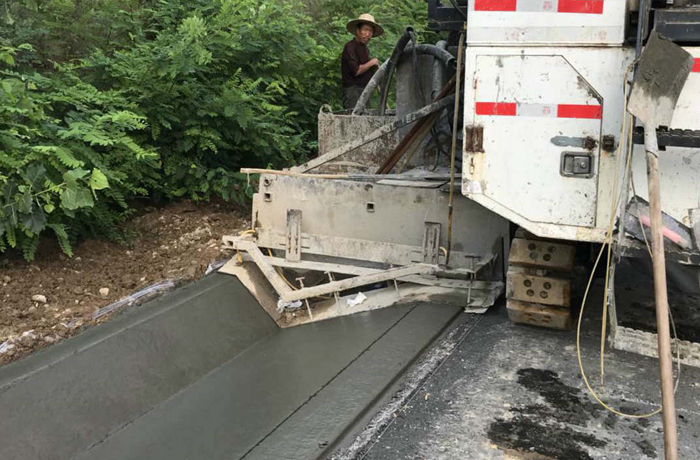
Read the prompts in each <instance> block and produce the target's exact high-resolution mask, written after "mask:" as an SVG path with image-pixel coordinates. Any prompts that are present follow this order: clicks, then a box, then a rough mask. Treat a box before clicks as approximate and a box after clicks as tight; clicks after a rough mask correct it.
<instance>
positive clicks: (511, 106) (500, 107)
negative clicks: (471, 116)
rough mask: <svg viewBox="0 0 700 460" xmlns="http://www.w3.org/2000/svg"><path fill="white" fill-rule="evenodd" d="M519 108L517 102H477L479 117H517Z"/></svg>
mask: <svg viewBox="0 0 700 460" xmlns="http://www.w3.org/2000/svg"><path fill="white" fill-rule="evenodd" d="M517 110H518V106H517V104H516V103H515V102H477V103H476V114H477V115H508V116H515V115H516V113H517Z"/></svg>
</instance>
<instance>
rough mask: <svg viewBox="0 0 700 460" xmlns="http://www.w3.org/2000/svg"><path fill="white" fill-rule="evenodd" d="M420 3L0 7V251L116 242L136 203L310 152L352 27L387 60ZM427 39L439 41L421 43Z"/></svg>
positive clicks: (335, 95)
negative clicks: (49, 239)
mask: <svg viewBox="0 0 700 460" xmlns="http://www.w3.org/2000/svg"><path fill="white" fill-rule="evenodd" d="M426 10H427V7H426V4H425V3H424V2H423V1H421V0H387V1H384V2H370V1H369V0H343V1H340V0H262V1H261V0H168V1H164V0H0V13H1V14H0V252H2V251H5V250H7V249H9V248H14V249H17V250H19V251H20V252H21V253H22V254H23V256H24V257H25V258H27V259H28V260H29V259H31V258H32V257H34V254H35V253H36V249H37V246H38V244H39V241H40V235H42V234H43V233H44V232H49V233H52V234H53V235H54V236H55V237H56V239H57V240H58V243H59V245H60V246H61V248H62V249H63V251H64V252H65V253H66V254H68V255H71V254H72V246H71V245H72V243H73V242H74V241H75V239H77V238H79V237H81V236H83V235H85V234H95V235H102V236H107V237H109V238H112V239H116V240H122V239H123V236H124V235H123V232H122V231H121V230H120V224H121V223H122V222H123V221H124V219H126V218H127V217H128V215H129V214H130V212H131V210H130V206H129V203H130V202H131V201H132V200H134V199H135V198H137V197H147V198H149V199H155V200H158V199H167V198H177V197H190V198H192V199H195V200H206V199H209V198H210V197H211V196H212V195H216V196H219V197H222V198H224V199H225V200H238V201H243V200H246V199H247V198H248V197H247V194H248V193H250V190H249V189H248V188H247V187H246V185H245V180H246V178H245V177H244V176H243V175H241V174H240V173H238V172H237V171H238V170H239V169H240V168H241V167H248V166H254V167H260V166H267V167H273V168H280V167H286V166H291V165H294V164H298V163H299V162H301V161H304V160H306V159H307V158H309V157H311V156H313V155H314V154H315V149H316V141H315V139H316V114H317V113H318V110H319V107H320V106H321V105H322V104H326V103H331V104H332V105H334V106H336V107H339V106H340V85H339V82H340V53H341V51H342V47H343V45H344V44H345V42H346V41H347V40H349V39H350V38H351V36H350V35H349V34H348V33H347V31H346V30H345V23H346V22H347V21H348V20H349V19H351V18H353V17H356V16H357V15H358V14H360V13H361V12H370V13H372V14H374V15H375V17H377V19H378V20H379V21H380V22H382V24H383V25H384V27H385V30H386V32H387V33H386V36H385V37H382V38H379V39H377V40H375V41H373V42H372V44H371V49H372V52H373V54H374V55H376V56H378V57H379V58H380V60H383V59H386V57H388V55H389V54H390V52H391V50H392V48H393V46H394V43H395V41H396V39H397V37H398V35H399V34H400V33H401V32H402V31H403V29H404V27H405V26H406V25H408V24H412V25H414V26H416V28H417V30H418V31H419V35H421V34H423V31H422V27H424V25H425V23H426V13H427V11H426ZM423 38H424V39H426V40H428V41H435V40H436V38H435V37H428V36H427V35H423Z"/></svg>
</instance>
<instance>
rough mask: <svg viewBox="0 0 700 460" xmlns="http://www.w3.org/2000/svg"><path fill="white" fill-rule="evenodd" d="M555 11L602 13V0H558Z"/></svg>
mask: <svg viewBox="0 0 700 460" xmlns="http://www.w3.org/2000/svg"><path fill="white" fill-rule="evenodd" d="M557 12H558V13H583V14H603V0H559V6H558V7H557Z"/></svg>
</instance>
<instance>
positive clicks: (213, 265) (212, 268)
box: [204, 259, 228, 276]
mask: <svg viewBox="0 0 700 460" xmlns="http://www.w3.org/2000/svg"><path fill="white" fill-rule="evenodd" d="M227 261H228V259H226V260H219V261H216V262H213V263H210V264H209V265H208V266H207V270H206V271H205V272H204V275H205V276H206V275H208V274H209V273H211V272H213V271H216V270H218V269H220V268H221V267H223V266H224V264H225V263H226V262H227Z"/></svg>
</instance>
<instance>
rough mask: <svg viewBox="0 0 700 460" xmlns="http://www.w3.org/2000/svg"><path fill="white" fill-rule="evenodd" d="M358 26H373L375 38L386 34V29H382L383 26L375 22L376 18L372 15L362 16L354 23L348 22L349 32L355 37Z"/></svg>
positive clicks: (354, 20) (353, 21)
mask: <svg viewBox="0 0 700 460" xmlns="http://www.w3.org/2000/svg"><path fill="white" fill-rule="evenodd" d="M358 24H371V25H372V27H374V36H375V37H379V36H380V35H382V34H383V33H384V29H383V28H382V26H380V25H379V24H377V23H376V22H375V21H374V16H372V15H371V14H361V15H360V17H359V18H357V19H353V20H352V21H350V22H348V25H347V28H348V32H350V33H351V34H353V35H355V32H356V31H357V25H358Z"/></svg>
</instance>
